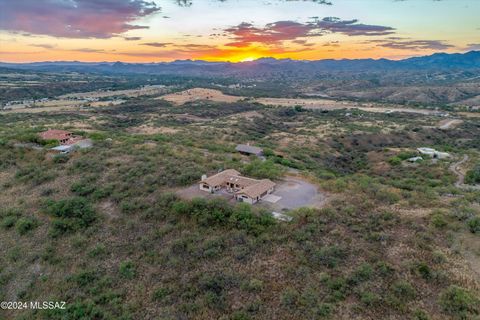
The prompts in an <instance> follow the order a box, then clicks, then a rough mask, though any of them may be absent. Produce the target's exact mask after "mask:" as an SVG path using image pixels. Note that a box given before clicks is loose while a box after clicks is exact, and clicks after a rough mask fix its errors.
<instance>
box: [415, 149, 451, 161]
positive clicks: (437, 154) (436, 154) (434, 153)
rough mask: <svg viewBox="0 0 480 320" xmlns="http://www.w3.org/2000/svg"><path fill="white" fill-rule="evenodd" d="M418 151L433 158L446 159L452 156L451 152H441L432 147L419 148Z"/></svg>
mask: <svg viewBox="0 0 480 320" xmlns="http://www.w3.org/2000/svg"><path fill="white" fill-rule="evenodd" d="M417 151H418V152H420V153H421V154H423V155H426V156H429V157H431V158H435V159H445V158H448V157H450V154H449V153H447V152H440V151H437V150H435V149H432V148H418V149H417Z"/></svg>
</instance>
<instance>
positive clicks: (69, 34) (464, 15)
mask: <svg viewBox="0 0 480 320" xmlns="http://www.w3.org/2000/svg"><path fill="white" fill-rule="evenodd" d="M479 14H480V0H0V61H3V62H34V61H72V60H75V61H88V62H94V61H124V62H162V61H173V60H184V59H192V60H208V61H232V62H241V61H251V60H254V59H258V58H262V57H274V58H277V59H283V58H290V59H299V60H320V59H345V58H347V59H359V58H374V59H379V58H388V59H403V58H407V57H412V56H421V55H428V54H432V53H435V52H449V53H452V52H467V51H470V50H480V18H479Z"/></svg>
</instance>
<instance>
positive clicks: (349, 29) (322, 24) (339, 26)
mask: <svg viewBox="0 0 480 320" xmlns="http://www.w3.org/2000/svg"><path fill="white" fill-rule="evenodd" d="M314 25H315V26H316V27H317V28H320V29H321V30H326V31H329V32H332V33H342V34H346V35H348V36H383V35H388V34H392V33H395V29H394V28H392V27H386V26H379V25H372V24H363V23H358V20H357V19H353V20H341V19H339V18H336V17H326V18H323V19H322V20H316V21H315V24H314Z"/></svg>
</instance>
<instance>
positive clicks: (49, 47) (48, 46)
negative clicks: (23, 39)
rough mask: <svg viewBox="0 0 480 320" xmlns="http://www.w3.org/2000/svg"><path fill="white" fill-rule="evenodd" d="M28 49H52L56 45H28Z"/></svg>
mask: <svg viewBox="0 0 480 320" xmlns="http://www.w3.org/2000/svg"><path fill="white" fill-rule="evenodd" d="M29 46H30V47H37V48H43V49H54V48H55V47H56V46H57V45H55V44H48V43H40V44H35V43H32V44H29Z"/></svg>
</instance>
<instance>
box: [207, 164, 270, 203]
mask: <svg viewBox="0 0 480 320" xmlns="http://www.w3.org/2000/svg"><path fill="white" fill-rule="evenodd" d="M199 186H200V190H203V191H207V192H210V193H215V192H216V191H220V190H221V189H225V190H226V191H227V192H228V193H232V194H233V195H234V197H235V199H236V200H238V201H242V202H247V203H250V204H254V203H257V202H258V201H260V200H261V199H263V198H264V197H265V196H267V195H269V194H270V193H272V192H273V191H274V190H275V183H274V182H273V181H271V180H269V179H262V180H257V179H252V178H247V177H243V176H241V175H240V173H239V172H238V171H237V170H234V169H228V170H225V171H222V172H220V173H217V174H215V175H213V176H210V177H206V176H203V177H202V181H200V183H199Z"/></svg>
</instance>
